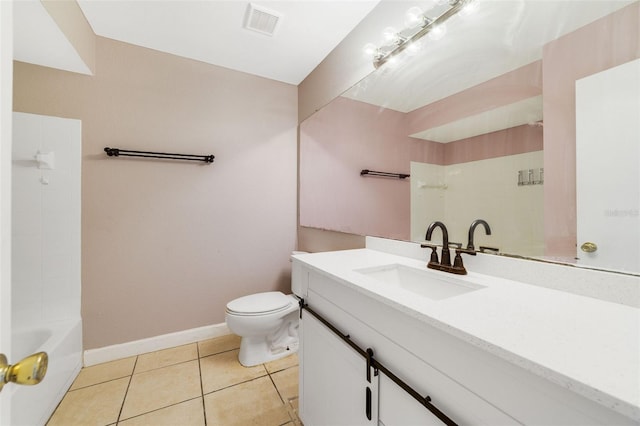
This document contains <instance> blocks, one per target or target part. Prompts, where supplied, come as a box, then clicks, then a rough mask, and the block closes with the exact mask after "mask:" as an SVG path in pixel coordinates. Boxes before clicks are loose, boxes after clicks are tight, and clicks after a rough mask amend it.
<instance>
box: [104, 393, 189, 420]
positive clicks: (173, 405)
mask: <svg viewBox="0 0 640 426" xmlns="http://www.w3.org/2000/svg"><path fill="white" fill-rule="evenodd" d="M198 398H201V397H200V396H196V397H195V398H189V399H185V400H184V401H178V402H174V403H173V404H169V405H165V406H164V407H160V408H154V409H153V410H150V411H145V412H144V413H140V414H136V415H135V416H131V417H127V418H126V419H122V420H120V419H118V423H119V422H126V421H128V420H131V419H135V418H136V417H142V416H146V415H147V414H149V413H155V412H156V411H160V410H164V409H165V408H169V407H175V406H176V405H180V404H184V403H185V402H189V401H194V400H196V399H198ZM114 424H115V423H114Z"/></svg>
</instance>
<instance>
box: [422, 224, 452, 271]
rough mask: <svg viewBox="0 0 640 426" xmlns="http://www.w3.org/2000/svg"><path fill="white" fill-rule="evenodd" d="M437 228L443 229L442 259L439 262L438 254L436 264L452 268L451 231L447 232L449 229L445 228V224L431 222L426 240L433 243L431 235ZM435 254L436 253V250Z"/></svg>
mask: <svg viewBox="0 0 640 426" xmlns="http://www.w3.org/2000/svg"><path fill="white" fill-rule="evenodd" d="M436 228H440V229H442V259H441V260H440V262H438V256H437V254H436V257H435V260H436V263H437V264H439V265H440V266H444V267H448V266H451V253H449V231H447V227H446V226H444V223H442V222H439V221H436V222H431V225H429V228H427V235H426V237H425V240H427V241H431V234H433V230H434V229H436ZM433 252H434V253H435V250H434V251H433ZM431 260H432V261H433V260H434V257H433V256H431ZM431 263H432V262H429V264H430V265H431Z"/></svg>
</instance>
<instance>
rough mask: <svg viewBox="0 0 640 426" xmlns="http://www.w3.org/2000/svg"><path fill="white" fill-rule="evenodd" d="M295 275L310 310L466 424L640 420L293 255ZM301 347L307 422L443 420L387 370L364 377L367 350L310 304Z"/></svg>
mask: <svg viewBox="0 0 640 426" xmlns="http://www.w3.org/2000/svg"><path fill="white" fill-rule="evenodd" d="M293 281H294V285H293V286H294V289H297V291H296V293H297V294H298V296H301V297H303V298H304V301H305V304H307V305H308V307H309V308H311V309H312V310H313V312H315V313H316V314H318V315H320V316H321V317H322V318H323V319H324V320H326V321H327V322H329V323H331V324H332V325H333V326H334V327H335V328H337V329H338V330H339V331H340V332H341V333H343V334H345V335H349V339H350V340H351V341H352V342H353V343H355V344H356V345H357V346H358V347H359V348H361V349H363V350H366V349H367V348H371V349H372V350H373V356H374V358H375V359H376V361H377V362H379V363H381V364H382V365H383V366H384V367H385V368H386V369H388V370H389V371H390V372H391V373H393V374H395V375H396V376H398V377H399V378H400V379H401V380H402V381H404V382H405V383H406V384H408V385H409V386H410V387H411V388H413V389H414V390H415V391H416V392H417V393H418V394H419V395H421V396H423V397H424V396H427V395H428V396H429V397H430V398H431V403H432V404H433V405H434V406H435V407H437V409H439V410H440V411H441V412H442V413H444V414H445V415H446V416H448V417H449V418H450V419H451V420H452V421H453V422H455V423H457V424H459V425H491V426H497V425H514V424H531V425H534V424H536V425H581V426H582V425H595V424H600V425H627V424H638V423H636V422H634V421H633V420H632V419H630V418H628V417H625V416H622V415H620V414H618V413H616V412H615V411H613V410H610V409H608V408H606V407H603V406H601V405H599V404H596V403H594V402H593V401H590V400H587V399H586V398H584V397H582V396H581V395H578V394H576V393H574V392H572V391H571V390H570V389H566V388H563V387H561V386H558V385H556V384H555V383H552V382H550V381H548V380H545V379H544V378H543V377H541V376H540V375H536V374H532V373H531V372H529V371H527V370H526V369H523V368H520V367H519V366H518V365H515V364H514V363H511V362H507V361H505V360H503V359H500V358H499V357H497V356H495V355H493V354H492V353H490V352H488V351H485V350H483V349H482V347H481V346H479V345H472V344H470V343H468V342H466V341H463V340H462V339H459V338H457V337H455V336H454V335H452V334H449V333H447V332H446V331H444V330H443V329H441V328H438V327H434V326H432V325H431V324H427V323H425V322H424V321H422V320H420V319H419V318H416V317H413V316H411V315H409V314H407V312H406V311H404V310H402V309H397V307H395V306H394V303H383V302H382V301H380V300H378V299H376V298H374V297H371V295H370V294H367V292H366V291H361V290H360V289H359V288H358V287H357V286H353V285H350V284H349V282H348V281H345V280H344V279H342V278H341V277H337V276H333V275H332V274H329V273H325V272H324V271H322V270H318V269H317V268H314V267H313V266H311V265H308V264H306V263H304V262H301V261H299V260H295V259H294V274H293ZM299 357H300V417H301V420H302V422H303V423H304V424H305V425H306V426H325V425H341V424H343V425H358V424H362V425H375V424H380V425H385V426H392V425H431V424H433V425H441V424H444V423H443V422H442V421H441V420H439V419H438V418H437V417H436V416H435V415H433V414H432V413H431V412H430V411H428V410H427V409H426V408H425V407H424V406H423V405H421V404H420V403H419V402H417V401H416V400H415V399H414V398H413V397H412V396H411V395H410V394H409V393H407V392H405V390H403V389H402V388H400V387H399V386H398V385H397V384H396V383H394V382H393V381H392V380H391V379H390V378H389V377H387V376H386V375H385V374H384V373H383V372H381V371H380V372H378V374H377V375H375V376H374V375H373V374H372V381H371V383H369V382H367V380H366V359H365V358H364V357H363V356H362V355H361V354H360V353H358V352H357V351H355V350H353V349H352V348H351V347H350V346H349V345H348V344H347V343H345V342H344V341H343V340H342V339H341V338H340V337H339V336H338V335H336V334H335V333H334V332H333V331H331V330H330V329H329V328H328V327H327V326H326V325H324V324H323V323H322V322H320V321H318V320H317V319H316V318H315V317H314V315H312V313H311V312H309V311H308V310H303V311H302V321H301V345H300V352H299ZM367 387H369V388H370V389H371V391H372V393H373V396H372V400H371V403H372V404H373V407H372V410H371V412H372V419H371V420H369V419H368V418H367V416H366V415H365V413H366V410H365V392H366V388H367Z"/></svg>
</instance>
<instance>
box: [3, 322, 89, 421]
mask: <svg viewBox="0 0 640 426" xmlns="http://www.w3.org/2000/svg"><path fill="white" fill-rule="evenodd" d="M40 351H44V352H46V353H47V354H48V355H49V367H48V369H47V374H46V376H45V378H44V380H43V381H42V382H40V383H39V384H38V385H35V386H19V385H14V384H10V385H8V386H7V387H5V389H4V390H3V393H4V392H5V391H7V390H10V392H9V393H10V395H11V423H10V424H11V426H37V425H44V424H45V423H46V422H47V420H48V419H49V417H50V416H51V414H52V413H53V412H54V410H55V409H56V407H57V406H58V404H59V403H60V401H61V400H62V398H63V397H64V395H65V393H66V392H67V390H68V389H69V387H70V386H71V384H72V383H73V380H74V379H75V378H76V376H77V375H78V372H79V371H80V368H82V321H81V320H80V319H79V318H78V319H74V320H65V321H56V322H51V323H49V324H46V325H43V326H34V327H31V328H23V329H19V330H14V334H13V340H12V353H11V358H10V359H9V362H18V361H19V360H21V359H22V358H24V357H25V356H28V355H30V354H32V353H34V352H40Z"/></svg>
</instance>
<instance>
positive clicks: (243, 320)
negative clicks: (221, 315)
mask: <svg viewBox="0 0 640 426" xmlns="http://www.w3.org/2000/svg"><path fill="white" fill-rule="evenodd" d="M299 316H300V313H299V304H298V299H297V298H296V297H295V296H293V295H288V296H287V295H285V294H283V293H281V292H279V291H270V292H266V293H256V294H251V295H249V296H244V297H240V298H238V299H235V300H232V301H231V302H229V303H227V310H226V315H225V319H226V321H227V326H228V327H229V330H231V331H232V332H233V333H235V334H237V335H238V336H240V337H242V340H241V341H240V354H239V355H238V359H239V361H240V364H242V365H244V366H245V367H251V366H254V365H258V364H262V363H264V362H268V361H273V360H276V359H278V358H282V357H285V356H287V355H290V354H293V353H295V352H297V351H298V319H299Z"/></svg>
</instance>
